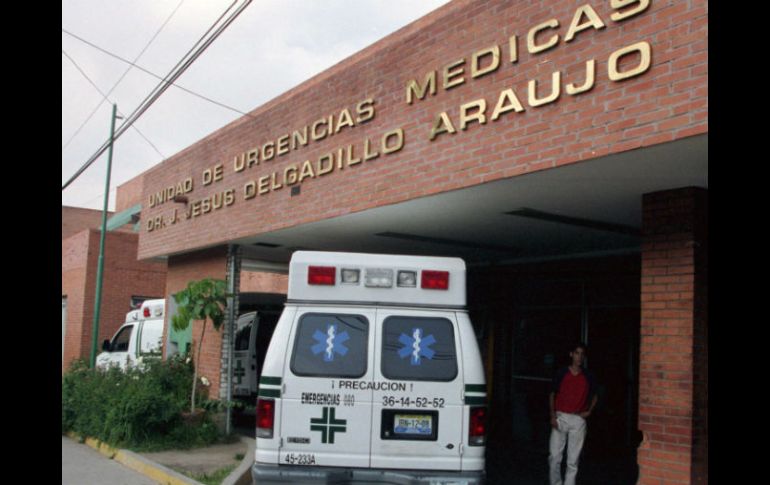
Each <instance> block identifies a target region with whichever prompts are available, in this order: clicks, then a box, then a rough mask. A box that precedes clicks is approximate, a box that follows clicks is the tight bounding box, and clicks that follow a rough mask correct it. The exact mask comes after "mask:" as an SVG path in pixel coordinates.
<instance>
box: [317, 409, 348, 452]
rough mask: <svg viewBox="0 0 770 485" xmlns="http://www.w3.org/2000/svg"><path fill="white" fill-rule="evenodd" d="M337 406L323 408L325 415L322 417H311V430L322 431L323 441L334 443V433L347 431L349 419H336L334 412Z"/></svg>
mask: <svg viewBox="0 0 770 485" xmlns="http://www.w3.org/2000/svg"><path fill="white" fill-rule="evenodd" d="M330 410H331V411H330ZM335 412H336V408H329V407H324V408H323V415H322V416H321V417H320V418H310V431H320V432H321V442H322V443H332V444H333V443H334V433H345V432H346V431H347V424H348V420H347V419H336V418H335V416H334V413H335Z"/></svg>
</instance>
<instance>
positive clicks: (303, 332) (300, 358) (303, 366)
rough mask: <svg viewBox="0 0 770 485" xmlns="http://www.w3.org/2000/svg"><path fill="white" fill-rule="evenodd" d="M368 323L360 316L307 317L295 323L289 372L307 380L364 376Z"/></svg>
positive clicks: (323, 314)
mask: <svg viewBox="0 0 770 485" xmlns="http://www.w3.org/2000/svg"><path fill="white" fill-rule="evenodd" d="M368 341H369V321H368V320H367V319H366V318H365V317H363V316H361V315H341V314H327V313H307V314H305V315H303V316H302V317H301V318H300V320H299V325H298V328H297V334H296V338H295V340H294V351H293V352H292V358H291V371H292V372H293V373H294V374H295V375H298V376H308V377H361V376H363V375H364V374H366V361H367V345H368Z"/></svg>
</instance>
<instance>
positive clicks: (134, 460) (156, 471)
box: [67, 433, 253, 485]
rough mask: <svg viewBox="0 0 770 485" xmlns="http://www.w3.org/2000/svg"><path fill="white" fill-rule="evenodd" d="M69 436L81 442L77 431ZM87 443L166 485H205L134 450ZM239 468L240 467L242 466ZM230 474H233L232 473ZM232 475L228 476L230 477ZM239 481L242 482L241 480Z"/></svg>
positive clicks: (91, 439) (94, 441)
mask: <svg viewBox="0 0 770 485" xmlns="http://www.w3.org/2000/svg"><path fill="white" fill-rule="evenodd" d="M67 436H68V437H69V438H70V439H73V440H75V441H77V442H81V439H82V438H81V437H80V436H78V435H77V434H75V433H67ZM85 444H86V445H88V446H90V447H91V448H93V449H95V450H96V451H98V452H99V453H101V454H102V455H104V456H106V457H107V458H110V459H113V460H115V461H117V462H118V463H120V464H122V465H124V466H126V467H128V468H130V469H132V470H134V471H136V472H139V473H141V474H142V475H145V476H147V477H149V478H151V479H153V480H155V481H157V482H160V483H162V484H164V485H203V484H202V483H200V482H198V481H196V480H193V479H192V478H190V477H187V476H185V475H182V474H181V473H178V472H176V471H174V470H172V469H170V468H168V467H165V466H163V465H161V464H158V463H155V462H152V461H150V460H148V459H146V458H144V457H143V456H140V455H137V454H136V453H134V452H133V451H128V450H121V449H118V448H112V447H111V446H109V445H107V444H105V443H102V442H101V441H99V440H97V439H94V438H86V439H85ZM252 455H253V452H252ZM249 458H251V457H249ZM245 460H246V457H244V461H245ZM242 465H243V463H241V466H242ZM238 469H240V467H239V468H238ZM230 476H232V474H231V475H230ZM230 476H228V477H227V478H228V479H229V478H230ZM238 483H239V484H240V482H238Z"/></svg>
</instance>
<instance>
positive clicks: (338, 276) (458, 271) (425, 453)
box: [252, 251, 487, 485]
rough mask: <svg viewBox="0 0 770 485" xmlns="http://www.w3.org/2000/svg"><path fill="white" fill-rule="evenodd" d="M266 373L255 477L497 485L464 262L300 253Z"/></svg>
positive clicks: (261, 394)
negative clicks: (489, 482) (492, 482)
mask: <svg viewBox="0 0 770 485" xmlns="http://www.w3.org/2000/svg"><path fill="white" fill-rule="evenodd" d="M259 382H260V384H259V396H258V400H257V446H256V453H255V463H254V465H253V467H252V478H253V480H254V482H255V483H258V484H260V485H262V484H266V483H280V482H284V483H286V482H289V483H351V482H357V481H374V482H387V483H404V484H406V483H409V484H413V483H426V484H427V483H430V484H450V483H451V484H478V483H482V482H483V480H484V476H485V473H484V450H485V444H486V413H487V408H486V383H485V379H484V370H483V366H482V361H481V355H480V353H479V348H478V344H477V341H476V336H475V334H474V332H473V328H472V327H471V322H470V319H469V318H468V313H467V310H466V294H465V263H464V262H463V261H462V260H461V259H458V258H438V257H416V256H395V255H375V254H357V253H326V252H311V251H298V252H296V253H294V255H293V257H292V259H291V263H290V267H289V291H288V300H287V303H286V307H285V310H284V312H283V314H282V315H281V318H280V320H279V322H278V325H277V327H276V330H275V333H274V334H273V337H272V340H271V342H270V346H269V348H268V351H267V355H266V356H265V362H264V367H263V369H262V374H261V377H260V381H259Z"/></svg>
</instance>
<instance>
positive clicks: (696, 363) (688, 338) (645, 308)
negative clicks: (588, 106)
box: [638, 189, 708, 485]
mask: <svg viewBox="0 0 770 485" xmlns="http://www.w3.org/2000/svg"><path fill="white" fill-rule="evenodd" d="M643 204H644V207H643V208H644V215H643V234H644V243H643V247H642V292H641V304H642V321H641V352H640V380H639V429H640V430H641V431H642V433H643V435H644V439H643V442H642V444H641V446H640V448H639V452H638V462H639V470H640V477H639V482H638V483H639V484H641V485H646V484H675V483H708V465H707V463H706V460H707V458H708V423H707V418H708V404H707V402H708V375H707V372H708V367H707V366H708V346H707V344H706V342H707V336H708V311H707V297H708V295H707V291H708V289H707V282H708V275H707V247H706V243H707V227H706V218H707V214H708V208H707V192H706V191H704V190H703V189H681V190H673V191H666V192H659V193H655V194H648V195H645V197H644V200H643Z"/></svg>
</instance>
